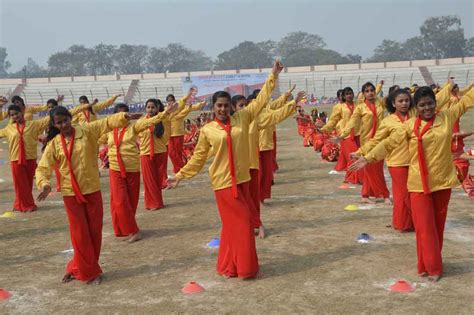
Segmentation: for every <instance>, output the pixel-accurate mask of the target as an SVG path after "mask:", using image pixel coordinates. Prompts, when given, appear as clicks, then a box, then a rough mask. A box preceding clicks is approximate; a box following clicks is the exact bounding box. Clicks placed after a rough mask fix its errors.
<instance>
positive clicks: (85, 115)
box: [83, 109, 91, 122]
mask: <svg viewBox="0 0 474 315" xmlns="http://www.w3.org/2000/svg"><path fill="white" fill-rule="evenodd" d="M83 113H84V117H86V121H87V122H90V120H91V113H90V112H89V110H88V109H87V110H85V111H83Z"/></svg>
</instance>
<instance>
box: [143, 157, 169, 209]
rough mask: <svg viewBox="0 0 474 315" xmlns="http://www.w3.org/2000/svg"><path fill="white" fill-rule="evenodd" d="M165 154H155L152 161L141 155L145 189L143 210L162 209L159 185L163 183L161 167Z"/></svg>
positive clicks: (161, 195)
mask: <svg viewBox="0 0 474 315" xmlns="http://www.w3.org/2000/svg"><path fill="white" fill-rule="evenodd" d="M164 159H166V153H155V154H154V156H153V160H150V156H149V155H141V156H140V161H141V167H142V176H143V187H144V188H145V209H147V210H150V209H161V208H163V207H164V204H163V194H162V193H161V185H162V183H163V174H162V167H163V164H164Z"/></svg>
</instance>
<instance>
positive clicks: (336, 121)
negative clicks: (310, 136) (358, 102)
mask: <svg viewBox="0 0 474 315" xmlns="http://www.w3.org/2000/svg"><path fill="white" fill-rule="evenodd" d="M354 110H355V107H354ZM351 116H352V113H351V110H350V109H349V108H348V107H347V105H346V103H337V104H336V105H334V106H333V108H332V112H331V116H329V120H328V122H327V123H326V124H325V125H324V127H323V128H321V131H322V132H325V133H330V132H331V131H333V130H334V129H336V132H337V133H338V134H341V132H342V130H343V129H344V127H346V125H347V124H348V123H349V120H350V119H351ZM349 134H350V133H349ZM358 135H360V128H359V125H357V126H356V127H355V128H354V136H358ZM349 137H350V135H349V136H347V137H346V138H349Z"/></svg>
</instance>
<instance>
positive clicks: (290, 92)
mask: <svg viewBox="0 0 474 315" xmlns="http://www.w3.org/2000/svg"><path fill="white" fill-rule="evenodd" d="M295 89H296V84H293V87H292V88H291V89H289V90H288V91H287V92H286V93H285V94H286V97H290V95H292V94H293V91H294V90H295Z"/></svg>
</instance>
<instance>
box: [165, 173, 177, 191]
mask: <svg viewBox="0 0 474 315" xmlns="http://www.w3.org/2000/svg"><path fill="white" fill-rule="evenodd" d="M179 182H180V179H178V178H177V177H176V175H173V176H171V177H170V178H168V181H167V183H168V187H167V188H166V189H173V188H176V187H177V186H178V184H179Z"/></svg>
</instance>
